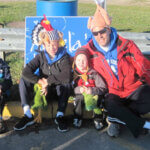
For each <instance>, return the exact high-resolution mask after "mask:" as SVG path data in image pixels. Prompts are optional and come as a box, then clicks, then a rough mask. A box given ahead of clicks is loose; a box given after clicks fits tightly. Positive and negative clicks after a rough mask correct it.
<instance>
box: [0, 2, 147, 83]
mask: <svg viewBox="0 0 150 150" xmlns="http://www.w3.org/2000/svg"><path fill="white" fill-rule="evenodd" d="M136 1H139V0H136ZM95 9H96V7H95V4H79V7H78V16H93V14H94V12H95ZM107 10H108V12H109V15H110V16H111V17H112V26H113V27H115V28H117V29H118V30H119V31H129V32H150V11H149V10H150V6H144V7H143V6H141V7H140V6H137V5H135V6H133V5H132V6H116V5H108V6H107ZM35 15H36V3H35V2H0V23H3V24H4V25H7V23H9V22H15V21H24V20H25V17H26V16H35ZM6 60H7V62H8V64H9V65H10V67H11V74H12V78H13V83H14V84H16V83H17V82H18V80H19V78H20V75H21V70H22V68H23V63H24V60H23V53H19V52H17V53H9V54H8V55H7V57H6Z"/></svg>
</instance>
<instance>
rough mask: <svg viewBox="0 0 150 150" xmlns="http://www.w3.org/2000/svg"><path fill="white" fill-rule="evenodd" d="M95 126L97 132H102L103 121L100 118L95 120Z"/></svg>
mask: <svg viewBox="0 0 150 150" xmlns="http://www.w3.org/2000/svg"><path fill="white" fill-rule="evenodd" d="M94 126H95V129H96V130H101V129H103V127H104V124H103V121H102V119H100V118H94Z"/></svg>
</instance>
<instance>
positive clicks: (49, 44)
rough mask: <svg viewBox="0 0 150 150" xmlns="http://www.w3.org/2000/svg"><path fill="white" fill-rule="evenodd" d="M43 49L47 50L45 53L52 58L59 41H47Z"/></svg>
mask: <svg viewBox="0 0 150 150" xmlns="http://www.w3.org/2000/svg"><path fill="white" fill-rule="evenodd" d="M44 46H45V49H46V51H47V53H48V54H49V55H50V56H51V57H52V58H54V57H55V55H56V53H57V51H58V46H59V41H58V40H55V41H49V42H46V43H44Z"/></svg>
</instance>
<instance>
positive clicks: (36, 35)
mask: <svg viewBox="0 0 150 150" xmlns="http://www.w3.org/2000/svg"><path fill="white" fill-rule="evenodd" d="M53 40H58V41H59V47H63V46H64V45H65V42H64V40H63V34H62V32H60V31H58V30H55V29H54V28H53V27H52V25H51V23H50V21H49V20H47V18H46V16H45V15H44V19H42V20H41V22H40V23H38V24H37V25H36V26H35V28H34V29H33V31H32V41H33V43H34V44H35V45H37V46H40V45H42V44H43V43H44V42H48V41H53Z"/></svg>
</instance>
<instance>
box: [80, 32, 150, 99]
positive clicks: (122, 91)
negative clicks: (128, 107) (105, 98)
mask: <svg viewBox="0 0 150 150" xmlns="http://www.w3.org/2000/svg"><path fill="white" fill-rule="evenodd" d="M116 42H117V59H118V77H119V80H118V79H117V78H116V76H115V75H114V73H113V72H112V70H111V68H110V66H109V65H108V63H107V61H106V59H105V57H104V55H103V54H102V53H101V52H99V51H97V49H96V48H95V46H94V44H93V41H92V40H90V41H89V42H88V43H87V45H85V46H83V47H85V48H86V49H88V50H89V52H90V54H91V57H90V60H91V65H92V67H93V68H94V69H95V70H96V71H97V72H99V73H100V74H101V75H102V76H103V77H104V79H105V80H106V82H107V85H108V89H109V93H113V94H116V95H118V96H120V97H121V98H124V97H127V96H129V95H130V94H131V93H132V92H133V91H135V90H136V89H137V88H138V87H139V86H140V85H142V84H143V82H147V83H148V84H150V61H149V60H148V59H146V58H145V57H144V56H143V54H142V53H141V51H140V50H139V48H138V47H137V46H136V45H135V44H134V42H133V41H131V40H126V39H124V38H122V37H121V36H119V35H118V39H117V41H116Z"/></svg>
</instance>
